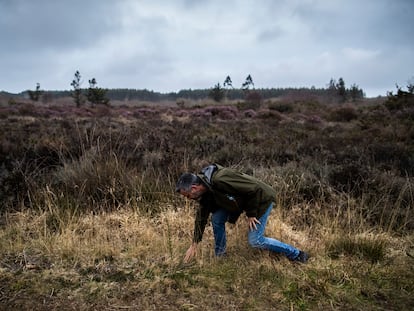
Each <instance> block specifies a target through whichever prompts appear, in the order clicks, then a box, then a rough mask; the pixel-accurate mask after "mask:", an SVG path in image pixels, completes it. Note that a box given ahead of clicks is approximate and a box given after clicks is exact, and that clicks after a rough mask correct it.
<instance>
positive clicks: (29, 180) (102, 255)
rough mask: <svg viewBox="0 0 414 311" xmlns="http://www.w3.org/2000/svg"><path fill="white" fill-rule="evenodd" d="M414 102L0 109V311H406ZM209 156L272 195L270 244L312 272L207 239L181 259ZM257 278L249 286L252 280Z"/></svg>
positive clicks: (413, 200) (234, 241)
mask: <svg viewBox="0 0 414 311" xmlns="http://www.w3.org/2000/svg"><path fill="white" fill-rule="evenodd" d="M413 107H414V106H413V104H412V97H409V96H408V97H404V98H403V99H401V97H398V94H397V95H395V96H390V97H389V98H383V99H376V100H370V99H364V100H359V101H357V102H345V103H337V102H334V103H330V102H325V101H319V100H317V99H316V98H310V99H307V98H301V99H300V100H297V98H296V99H294V100H291V99H290V98H288V97H286V98H272V99H266V100H264V101H262V102H260V105H249V104H246V103H244V102H242V101H230V100H227V101H224V102H221V103H220V104H218V103H214V102H212V101H209V100H194V101H190V100H188V101H186V102H185V103H184V104H178V105H176V104H175V103H174V102H172V103H171V102H170V103H142V104H140V105H126V104H117V105H115V104H112V105H109V106H99V105H98V106H94V107H91V106H87V105H85V106H81V107H76V106H75V105H74V104H57V103H47V104H42V103H30V102H21V103H13V104H2V105H1V107H0V127H1V131H0V133H1V134H0V163H1V167H0V183H1V189H0V203H1V211H0V212H1V215H2V220H1V223H0V236H1V254H0V256H1V261H0V279H1V282H0V283H1V285H0V293H1V296H0V306H1V307H3V308H6V306H12V307H15V308H20V309H30V308H32V307H31V306H33V305H34V306H35V308H36V309H39V310H41V309H50V308H58V307H59V306H62V305H63V306H65V307H67V309H77V310H79V309H81V310H93V309H97V308H100V309H123V308H129V309H136V310H152V309H157V310H158V309H167V308H169V309H172V310H217V309H225V310H274V309H277V310H320V309H328V310H331V309H332V310H350V309H351V310H352V309H354V310H362V309H363V310H394V309H400V310H408V309H409V308H410V306H411V305H412V304H413V298H412V294H413V285H412V281H411V280H412V277H413V270H412V268H411V267H412V264H413V250H414V244H413V239H412V237H413V229H414V222H413V219H414V217H413V216H414V215H413V206H414V194H413V190H414V189H413V187H414V185H413V175H414V123H413V118H414V109H413ZM210 162H218V163H220V164H222V165H225V166H231V167H234V168H237V169H239V170H242V171H244V172H246V173H247V174H252V175H255V176H257V177H259V178H260V179H262V180H264V181H266V182H267V183H269V184H271V185H272V186H273V187H274V188H275V189H276V190H277V193H278V198H277V202H276V208H275V210H274V212H273V215H272V216H271V221H270V223H269V226H268V231H269V234H270V235H273V236H275V237H278V238H280V239H281V240H284V241H287V242H291V243H295V244H297V245H298V246H300V247H302V248H304V249H307V250H308V251H309V252H310V253H311V255H312V259H311V261H310V262H309V264H307V265H300V266H297V265H292V263H290V262H288V261H286V260H285V259H284V258H279V257H274V256H271V255H270V254H264V253H260V252H255V251H254V250H251V249H249V248H248V246H247V242H246V241H245V233H244V230H245V223H244V222H243V220H241V221H240V222H239V223H238V224H237V225H236V226H235V227H232V228H229V230H230V231H231V233H230V241H229V254H230V256H229V258H226V259H225V260H217V259H215V258H214V257H213V255H212V247H211V243H212V233H211V228H207V232H206V236H205V239H204V241H203V245H202V247H201V250H200V254H199V256H198V258H197V260H196V261H195V262H193V263H192V264H190V265H184V264H183V263H182V256H183V254H184V252H185V250H186V247H187V246H188V245H189V243H190V241H191V236H192V232H191V230H192V219H193V218H192V217H193V207H194V202H189V201H186V200H184V199H183V198H180V197H178V196H177V195H176V194H175V193H174V184H175V180H176V179H177V177H178V176H179V174H180V173H181V172H183V171H194V170H198V169H200V168H201V167H202V166H203V165H206V164H208V163H210ZM253 285H254V286H253Z"/></svg>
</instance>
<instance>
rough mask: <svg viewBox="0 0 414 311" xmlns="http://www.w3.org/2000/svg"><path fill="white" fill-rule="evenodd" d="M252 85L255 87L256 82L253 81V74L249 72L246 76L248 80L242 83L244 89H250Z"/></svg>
mask: <svg viewBox="0 0 414 311" xmlns="http://www.w3.org/2000/svg"><path fill="white" fill-rule="evenodd" d="M250 86H252V87H254V83H253V79H252V76H251V75H250V74H249V75H248V76H247V77H246V81H244V83H243V84H242V89H243V90H244V91H248V90H249V89H250Z"/></svg>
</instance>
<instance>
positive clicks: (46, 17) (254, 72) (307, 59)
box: [0, 0, 414, 97]
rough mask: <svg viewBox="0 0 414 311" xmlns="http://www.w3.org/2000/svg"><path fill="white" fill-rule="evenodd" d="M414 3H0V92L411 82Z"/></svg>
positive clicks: (370, 88) (373, 89) (384, 86)
mask: <svg viewBox="0 0 414 311" xmlns="http://www.w3.org/2000/svg"><path fill="white" fill-rule="evenodd" d="M413 16H414V1H413V0H364V1H361V0H341V1H339V0H224V1H223V0H204V1H202V0H142V1H139V0H135V1H134V0H36V1H34V0H0V39H1V46H0V68H1V71H2V74H1V75H0V90H4V91H8V92H12V93H18V92H21V91H23V90H27V89H34V88H35V87H36V83H40V85H41V88H42V89H45V90H69V89H71V86H70V83H71V81H72V80H73V78H74V73H75V71H76V70H79V71H80V73H81V76H82V79H83V84H82V87H88V86H89V85H88V80H89V79H91V78H96V80H97V82H98V86H100V87H104V88H134V89H144V88H146V89H149V90H154V91H158V92H170V91H173V92H176V91H179V90H181V89H198V88H210V87H213V86H214V85H215V84H217V83H220V84H222V83H223V82H224V80H225V78H226V76H227V75H229V76H230V77H231V79H232V81H233V86H234V87H241V85H242V83H243V82H244V81H245V79H246V77H247V75H248V74H250V75H251V76H252V78H253V82H254V84H255V87H256V88H272V87H275V88H277V87H312V86H315V87H317V88H318V87H326V86H327V84H328V82H329V80H330V79H331V78H333V79H335V80H338V79H339V78H340V77H342V78H343V79H344V80H345V83H346V86H347V87H349V86H351V85H352V84H356V85H358V86H359V87H360V88H362V89H363V90H364V91H365V93H366V95H367V96H368V97H374V96H377V95H386V92H387V91H395V90H396V87H395V84H396V83H397V84H399V85H400V86H402V87H403V89H405V87H406V85H407V83H408V82H414V80H413V79H414V40H413V30H414V18H413Z"/></svg>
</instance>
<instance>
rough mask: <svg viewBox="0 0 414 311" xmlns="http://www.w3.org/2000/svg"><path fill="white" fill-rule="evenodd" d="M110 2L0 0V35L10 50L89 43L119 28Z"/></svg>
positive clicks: (115, 9)
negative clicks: (0, 0)
mask: <svg viewBox="0 0 414 311" xmlns="http://www.w3.org/2000/svg"><path fill="white" fill-rule="evenodd" d="M114 3H116V2H114V1H98V0H95V1H80V0H73V1H52V0H39V1H24V0H16V1H6V2H4V1H3V2H0V12H1V13H0V36H1V37H2V38H3V40H5V41H6V42H7V43H8V44H7V48H8V49H10V50H16V49H17V50H25V49H30V50H32V49H41V50H44V49H53V50H62V49H68V48H69V49H70V48H76V47H82V46H85V45H91V44H93V43H94V42H96V41H97V40H99V39H100V38H102V36H104V35H106V34H107V33H108V32H111V31H115V29H116V28H117V27H119V25H118V21H117V6H116V5H114ZM114 28H115V29H114Z"/></svg>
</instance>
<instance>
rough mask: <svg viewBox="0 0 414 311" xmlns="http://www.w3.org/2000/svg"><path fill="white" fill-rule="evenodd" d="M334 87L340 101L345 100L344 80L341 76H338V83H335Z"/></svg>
mask: <svg viewBox="0 0 414 311" xmlns="http://www.w3.org/2000/svg"><path fill="white" fill-rule="evenodd" d="M336 89H337V91H338V95H339V97H340V98H341V99H342V101H345V100H346V88H345V81H344V79H342V78H339V80H338V83H337V84H336Z"/></svg>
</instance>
